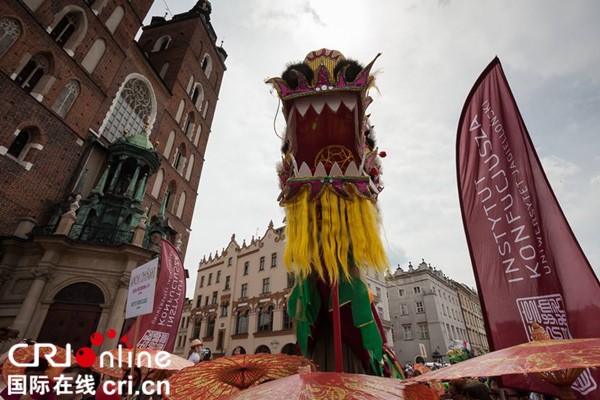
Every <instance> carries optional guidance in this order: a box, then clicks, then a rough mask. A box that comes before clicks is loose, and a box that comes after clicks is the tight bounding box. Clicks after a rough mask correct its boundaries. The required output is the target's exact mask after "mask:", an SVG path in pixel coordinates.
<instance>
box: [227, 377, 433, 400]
mask: <svg viewBox="0 0 600 400" xmlns="http://www.w3.org/2000/svg"><path fill="white" fill-rule="evenodd" d="M228 399H232V400H233V399H235V400H255V399H264V400H267V399H277V400H279V399H286V400H309V399H346V400H352V399H361V400H375V399H382V400H392V399H404V400H437V399H439V396H438V394H437V393H435V392H434V391H433V390H432V389H431V388H429V386H427V385H422V384H415V382H412V383H408V382H406V381H401V380H399V379H390V378H382V377H378V376H370V375H362V374H345V373H338V372H312V373H308V374H304V373H300V374H296V375H292V376H288V377H287V378H282V379H278V380H276V381H272V382H266V383H263V384H261V385H258V386H255V387H253V388H250V389H247V390H243V391H241V392H239V393H236V394H234V395H232V396H230V397H228Z"/></svg>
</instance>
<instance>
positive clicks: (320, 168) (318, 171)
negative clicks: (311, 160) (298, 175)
mask: <svg viewBox="0 0 600 400" xmlns="http://www.w3.org/2000/svg"><path fill="white" fill-rule="evenodd" d="M315 176H327V171H325V167H324V166H323V163H322V162H320V163H319V164H318V165H317V168H316V169H315Z"/></svg>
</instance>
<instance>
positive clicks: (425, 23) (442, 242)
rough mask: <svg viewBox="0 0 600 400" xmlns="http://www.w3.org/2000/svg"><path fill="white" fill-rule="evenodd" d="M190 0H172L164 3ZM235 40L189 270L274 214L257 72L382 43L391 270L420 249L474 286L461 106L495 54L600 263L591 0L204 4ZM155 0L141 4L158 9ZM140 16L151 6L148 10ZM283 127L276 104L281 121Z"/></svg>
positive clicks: (596, 30)
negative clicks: (460, 154)
mask: <svg viewBox="0 0 600 400" xmlns="http://www.w3.org/2000/svg"><path fill="white" fill-rule="evenodd" d="M194 3H195V2H194V1H182V0H178V1H175V0H167V3H166V4H168V6H169V8H170V11H171V12H172V13H173V14H177V13H181V12H185V11H187V10H189V9H190V8H191V7H192V6H193V4H194ZM212 10H213V11H212V15H211V22H212V24H213V26H214V28H215V31H216V32H217V35H218V36H219V38H218V39H217V40H218V43H220V41H221V40H224V47H225V49H226V50H227V52H228V53H229V58H228V59H227V62H226V64H227V68H228V70H227V72H226V73H225V77H224V80H223V86H222V88H221V93H220V95H219V103H218V104H217V110H216V115H215V119H214V122H213V127H212V133H211V137H210V140H209V143H208V149H207V152H206V156H205V158H206V162H205V164H204V171H203V175H202V178H201V182H200V188H199V197H198V201H197V205H196V211H195V214H194V220H193V225H192V234H191V241H190V246H189V250H188V252H187V257H186V262H185V264H186V267H187V268H188V269H189V270H190V275H191V277H192V279H191V280H190V282H189V284H188V289H189V290H190V293H192V292H193V289H192V288H193V282H195V277H196V270H197V265H198V262H199V261H200V260H201V259H202V257H203V256H204V255H207V256H208V254H210V253H214V251H215V250H219V252H220V251H221V249H222V248H223V247H225V246H226V245H227V244H228V243H229V240H230V237H231V235H232V234H234V233H235V234H236V238H237V239H238V241H239V242H240V243H241V241H242V239H246V240H249V239H250V238H251V237H252V235H262V234H263V233H264V232H265V230H266V228H267V225H268V223H269V221H270V220H273V222H274V223H275V225H276V226H280V225H281V224H282V221H283V211H282V210H281V208H280V207H279V206H278V203H277V201H276V199H277V196H278V188H277V179H276V174H275V163H276V162H277V161H278V160H279V154H280V153H279V147H280V141H279V139H278V138H277V137H276V136H275V133H274V130H273V125H274V118H275V114H276V108H277V98H276V97H275V95H274V93H272V91H271V90H270V88H269V87H268V86H267V85H265V84H264V80H265V79H266V78H268V77H273V76H279V75H280V74H281V72H282V71H283V70H284V69H285V64H286V63H288V62H290V61H301V60H302V59H303V58H304V56H305V55H306V54H307V53H308V52H309V51H311V50H314V49H319V48H322V47H327V48H333V49H337V50H339V51H341V52H342V53H344V55H346V56H347V57H350V58H354V59H356V60H359V61H361V62H363V63H367V62H369V61H370V60H371V59H372V58H373V57H374V56H375V55H376V54H377V53H379V52H381V53H382V56H381V57H380V58H379V59H378V60H377V62H376V64H375V67H374V71H377V73H378V75H377V86H378V88H379V93H378V92H377V91H374V92H372V93H371V95H372V96H373V98H374V102H373V104H372V105H371V106H370V112H371V122H372V123H373V124H374V125H375V131H376V133H377V138H378V143H379V146H380V149H382V150H385V151H386V152H387V154H388V156H387V157H386V158H385V159H384V160H383V162H384V166H383V176H382V178H383V180H384V183H385V186H386V188H385V190H384V191H383V193H382V194H381V196H380V201H379V206H380V208H381V211H382V216H383V234H384V240H385V243H386V244H387V247H388V255H389V258H390V260H391V264H392V266H393V268H395V267H396V266H397V265H400V266H402V267H405V266H407V265H408V262H409V261H411V262H412V263H413V264H415V263H419V262H420V261H421V259H425V261H426V262H428V263H431V265H432V266H434V267H437V268H441V269H443V270H444V272H445V273H446V274H447V275H448V276H450V277H452V278H454V279H456V280H458V281H461V282H464V283H466V284H468V285H471V286H474V277H473V272H472V269H471V265H470V259H469V253H468V250H467V246H466V240H465V235H464V231H463V227H462V221H461V216H460V208H459V203H458V194H457V188H456V176H455V150H454V148H455V141H456V129H457V125H458V118H459V116H460V112H461V110H462V107H463V104H464V101H465V98H466V96H467V94H468V92H469V90H470V89H471V87H472V85H473V84H474V82H475V80H476V79H477V77H478V76H479V74H480V73H481V72H482V70H483V69H484V68H485V67H486V66H487V64H488V63H489V62H490V61H491V60H492V59H493V58H494V56H498V57H499V58H500V60H501V62H502V65H503V68H504V71H505V73H506V75H507V78H508V81H509V84H510V85H511V88H512V90H513V93H514V95H515V98H516V100H517V103H518V105H519V108H520V110H521V113H522V115H523V118H524V120H525V124H526V125H527V127H528V130H529V133H530V135H531V137H532V140H533V142H534V145H535V147H536V150H537V152H538V155H539V157H540V159H541V160H542V164H543V167H544V169H545V171H546V174H547V176H548V178H549V180H550V183H551V185H552V187H553V189H554V191H555V194H556V196H557V197H558V200H559V203H560V204H561V207H562V209H563V211H564V213H565V215H566V216H567V219H568V221H569V223H570V224H571V227H572V229H573V231H574V232H575V235H576V237H577V238H578V240H579V242H580V244H581V246H582V248H583V250H584V252H585V253H586V255H587V257H588V259H589V261H590V263H591V264H592V266H593V268H594V270H595V272H596V275H599V274H600V228H599V226H600V207H599V204H600V41H599V40H598V38H600V24H598V22H597V16H598V15H600V3H599V2H596V1H569V2H564V1H542V0H537V1H527V2H523V1H518V0H510V1H503V2H498V1H489V0H483V1H474V0H473V1H461V2H453V1H449V0H441V1H438V2H435V1H429V2H425V1H402V2H398V1H393V0H389V1H377V2H365V1H355V0H351V1H296V0H286V1H275V0H245V1H232V0H229V1H216V0H215V1H213V2H212ZM165 12H166V7H165V3H164V1H162V0H158V1H156V2H155V4H154V6H153V7H152V9H151V10H150V14H149V15H164V14H165ZM147 21H149V19H148V20H147ZM275 125H276V126H277V129H278V130H279V131H280V132H281V131H282V130H283V129H284V128H283V126H284V125H283V120H282V118H281V115H279V118H278V119H277V121H276V122H275Z"/></svg>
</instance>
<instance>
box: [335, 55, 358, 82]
mask: <svg viewBox="0 0 600 400" xmlns="http://www.w3.org/2000/svg"><path fill="white" fill-rule="evenodd" d="M344 68H345V69H344ZM363 68H364V67H363V66H362V65H360V64H359V63H358V62H356V61H354V60H341V61H340V62H339V63H337V65H336V66H335V68H334V70H333V75H334V76H336V77H337V76H338V73H339V72H340V71H342V70H344V79H345V80H346V82H354V80H355V79H356V78H357V77H358V74H360V72H361V71H362V70H363Z"/></svg>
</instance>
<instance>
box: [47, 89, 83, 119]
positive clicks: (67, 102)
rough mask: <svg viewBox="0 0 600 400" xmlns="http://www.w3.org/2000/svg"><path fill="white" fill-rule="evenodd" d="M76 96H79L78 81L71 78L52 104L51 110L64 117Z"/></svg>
mask: <svg viewBox="0 0 600 400" xmlns="http://www.w3.org/2000/svg"><path fill="white" fill-rule="evenodd" d="M77 96H79V83H78V82H77V81H76V80H71V81H69V82H68V83H67V84H66V85H65V87H64V88H63V90H62V91H61V92H60V94H59V95H58V97H57V98H56V100H55V101H54V104H52V111H54V112H55V113H57V114H58V115H60V116H61V117H63V118H64V117H65V116H66V115H67V113H68V112H69V110H70V109H71V107H72V106H73V103H74V102H75V99H76V98H77Z"/></svg>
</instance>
